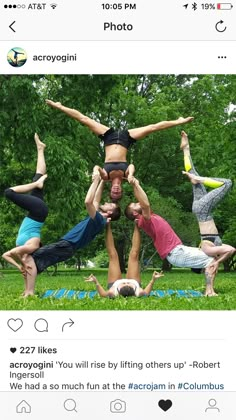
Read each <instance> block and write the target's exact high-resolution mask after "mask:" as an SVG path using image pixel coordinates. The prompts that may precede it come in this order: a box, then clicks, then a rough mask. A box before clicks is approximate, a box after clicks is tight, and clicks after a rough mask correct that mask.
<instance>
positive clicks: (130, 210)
mask: <svg viewBox="0 0 236 420" xmlns="http://www.w3.org/2000/svg"><path fill="white" fill-rule="evenodd" d="M131 184H132V185H133V190H134V195H135V198H136V200H137V201H138V202H137V203H130V204H129V205H128V206H127V207H126V209H125V215H126V217H127V218H128V219H129V220H133V221H136V223H137V225H138V227H139V228H141V229H143V230H144V232H145V233H146V234H147V235H148V236H150V237H151V238H152V240H153V245H154V246H155V248H156V250H157V252H158V254H159V255H160V257H161V259H163V260H164V259H165V258H166V259H167V260H168V262H169V263H170V264H172V265H174V266H176V267H189V268H200V269H204V273H205V279H206V290H205V295H206V296H215V295H216V293H215V291H214V287H213V285H214V279H215V276H216V273H217V267H216V266H215V264H213V263H215V259H214V258H212V257H209V256H208V255H206V254H205V253H204V252H203V251H202V250H201V249H199V248H194V247H190V246H185V245H183V244H182V241H181V239H180V238H179V237H178V236H177V235H176V233H175V232H174V230H173V229H172V227H171V226H170V225H169V223H168V222H167V221H166V220H165V219H163V218H162V217H160V216H159V215H157V214H154V213H152V211H151V207H150V203H149V200H148V197H147V195H146V193H145V192H144V190H143V189H142V188H141V186H140V185H139V181H138V180H137V179H135V178H134V179H133V180H132V181H131Z"/></svg>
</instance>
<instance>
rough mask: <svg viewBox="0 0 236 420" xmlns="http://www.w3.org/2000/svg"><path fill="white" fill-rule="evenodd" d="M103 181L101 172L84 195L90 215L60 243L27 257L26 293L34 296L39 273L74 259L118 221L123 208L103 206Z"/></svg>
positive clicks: (110, 204)
mask: <svg viewBox="0 0 236 420" xmlns="http://www.w3.org/2000/svg"><path fill="white" fill-rule="evenodd" d="M103 184H104V182H103V181H101V179H100V175H95V176H94V177H93V182H92V184H91V186H90V188H89V190H88V193H87V196H86V198H85V205H86V209H87V211H88V217H86V219H84V220H82V221H81V222H80V223H78V224H77V225H76V226H74V227H73V228H72V229H71V230H70V231H69V232H68V233H66V234H65V235H64V236H63V237H62V238H60V239H59V241H58V242H56V243H53V244H49V245H45V246H43V247H41V248H40V249H38V250H37V251H36V252H34V253H33V254H32V255H29V256H27V260H26V262H25V263H26V267H27V269H26V270H25V272H24V273H23V275H24V278H25V280H26V290H25V294H24V296H29V295H34V289H35V282H36V278H37V275H38V274H40V273H42V272H43V271H44V270H45V269H46V268H48V267H50V266H51V265H55V264H57V263H59V262H62V261H66V260H68V259H69V258H71V257H72V256H73V255H74V253H75V252H76V251H77V250H78V249H81V248H84V247H85V246H86V245H88V244H89V243H90V242H91V241H92V240H93V239H94V238H95V236H96V235H98V234H99V233H100V232H102V230H103V229H104V227H105V225H106V224H107V222H109V221H110V220H118V219H119V217H120V213H121V211H120V207H119V206H118V204H117V203H104V204H103V205H100V200H101V197H102V191H103Z"/></svg>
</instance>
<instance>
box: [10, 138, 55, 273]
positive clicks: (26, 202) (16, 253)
mask: <svg viewBox="0 0 236 420" xmlns="http://www.w3.org/2000/svg"><path fill="white" fill-rule="evenodd" d="M34 139H35V143H36V147H37V166H36V173H35V175H34V177H33V181H32V182H31V183H29V184H24V185H17V186H16V187H10V188H7V189H6V190H5V196H6V198H7V199H8V200H10V201H12V202H13V203H14V204H16V205H17V206H19V207H20V208H22V209H24V210H27V211H28V214H27V216H26V217H25V218H24V219H23V222H22V223H21V226H20V229H19V231H18V235H17V238H16V247H15V248H12V249H11V250H10V251H7V252H4V254H3V255H2V257H3V258H4V260H6V261H7V262H8V263H10V264H12V265H14V266H15V267H16V268H17V269H18V270H20V271H21V272H23V271H24V270H25V266H24V257H25V256H26V255H27V254H31V253H32V252H34V251H36V249H38V248H39V247H40V246H41V241H40V236H41V229H42V227H43V225H44V222H45V220H46V218H47V215H48V207H47V205H46V204H45V202H44V198H43V187H44V181H45V179H46V178H47V175H46V163H45V157H44V149H45V147H46V145H45V144H44V143H42V142H41V141H40V139H39V136H38V135H37V134H36V133H35V136H34ZM28 193H30V194H28Z"/></svg>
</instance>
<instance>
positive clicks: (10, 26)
mask: <svg viewBox="0 0 236 420" xmlns="http://www.w3.org/2000/svg"><path fill="white" fill-rule="evenodd" d="M14 23H16V21H15V20H14V22H12V23H11V24H10V25H9V28H10V29H11V30H12V31H13V32H16V31H15V29H13V27H12V26H13V25H14Z"/></svg>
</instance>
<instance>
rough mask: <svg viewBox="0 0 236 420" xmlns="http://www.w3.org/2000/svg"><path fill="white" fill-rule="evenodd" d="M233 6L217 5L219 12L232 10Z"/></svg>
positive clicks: (229, 4)
mask: <svg viewBox="0 0 236 420" xmlns="http://www.w3.org/2000/svg"><path fill="white" fill-rule="evenodd" d="M232 8H233V5H232V4H231V3H217V9H218V10H231V9H232Z"/></svg>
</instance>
